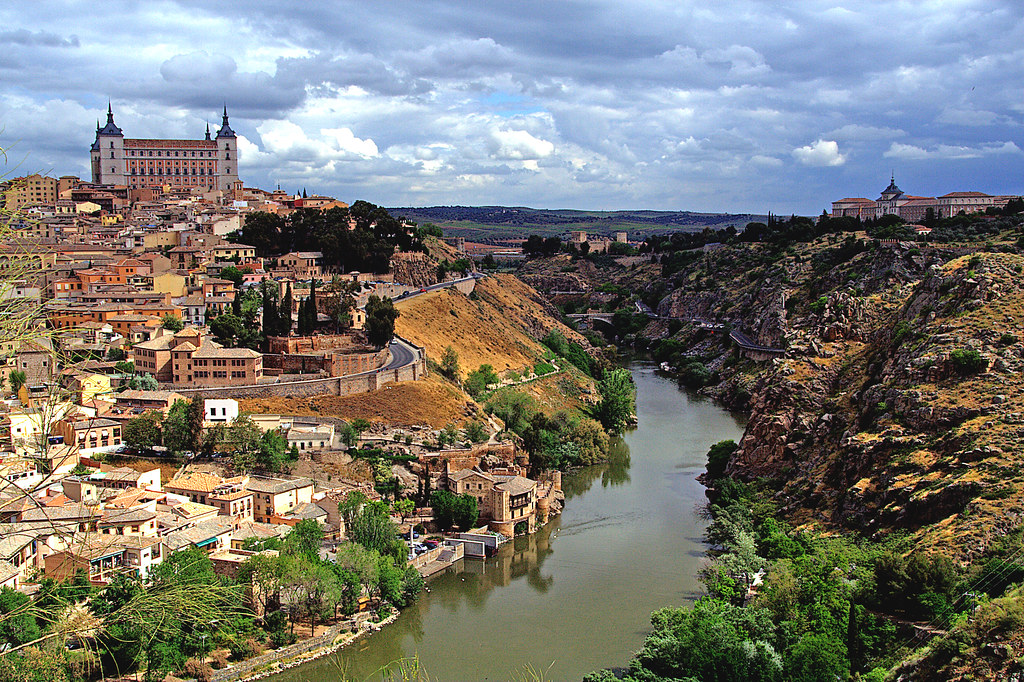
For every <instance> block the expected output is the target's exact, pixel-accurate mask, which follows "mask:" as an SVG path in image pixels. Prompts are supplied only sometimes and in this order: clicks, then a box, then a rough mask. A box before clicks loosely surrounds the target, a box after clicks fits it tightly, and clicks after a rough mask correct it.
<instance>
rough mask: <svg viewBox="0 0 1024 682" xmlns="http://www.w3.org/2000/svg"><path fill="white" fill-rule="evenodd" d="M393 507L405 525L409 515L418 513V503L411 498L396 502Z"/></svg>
mask: <svg viewBox="0 0 1024 682" xmlns="http://www.w3.org/2000/svg"><path fill="white" fill-rule="evenodd" d="M391 506H392V507H393V508H394V510H395V513H396V514H398V516H399V517H401V519H402V523H405V517H406V516H409V514H412V513H413V512H414V511H416V502H415V501H413V500H411V499H409V498H404V499H401V500H395V502H394V503H393V504H392V505H391Z"/></svg>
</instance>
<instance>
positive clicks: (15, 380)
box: [7, 369, 28, 393]
mask: <svg viewBox="0 0 1024 682" xmlns="http://www.w3.org/2000/svg"><path fill="white" fill-rule="evenodd" d="M7 380H8V381H9V382H10V384H11V390H12V391H13V392H15V393H17V392H18V391H20V390H21V387H22V386H24V385H25V382H26V381H28V376H27V375H26V374H25V373H24V372H22V371H21V370H19V369H12V370H11V373H10V374H8V375H7Z"/></svg>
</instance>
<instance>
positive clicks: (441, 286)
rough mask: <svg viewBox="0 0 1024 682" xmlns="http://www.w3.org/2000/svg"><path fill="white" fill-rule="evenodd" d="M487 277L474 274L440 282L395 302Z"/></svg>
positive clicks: (478, 273)
mask: <svg viewBox="0 0 1024 682" xmlns="http://www.w3.org/2000/svg"><path fill="white" fill-rule="evenodd" d="M485 277H487V275H485V274H484V273H482V272H474V273H471V274H470V275H469V276H468V277H463V278H461V279H453V280H451V281H449V282H439V283H437V284H431V285H429V286H425V287H423V288H422V289H420V290H419V291H409V292H406V293H404V294H402V295H401V296H399V297H398V298H396V299H395V301H407V300H409V299H410V298H414V297H416V296H419V295H420V294H425V293H427V292H428V291H437V290H438V289H447V288H448V287H453V286H455V285H456V284H458V283H459V282H465V281H468V280H471V279H477V280H480V279H483V278H485Z"/></svg>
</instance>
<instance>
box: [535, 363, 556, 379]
mask: <svg viewBox="0 0 1024 682" xmlns="http://www.w3.org/2000/svg"><path fill="white" fill-rule="evenodd" d="M554 371H555V366H554V365H552V364H551V363H550V362H538V363H537V364H536V365H534V366H533V373H534V374H536V375H537V376H539V377H542V376H544V375H545V374H551V373H552V372H554Z"/></svg>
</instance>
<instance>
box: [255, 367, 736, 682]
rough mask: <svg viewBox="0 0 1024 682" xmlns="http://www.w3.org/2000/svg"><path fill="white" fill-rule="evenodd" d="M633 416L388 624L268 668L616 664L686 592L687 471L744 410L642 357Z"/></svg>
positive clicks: (504, 673) (693, 548)
mask: <svg viewBox="0 0 1024 682" xmlns="http://www.w3.org/2000/svg"><path fill="white" fill-rule="evenodd" d="M630 369H631V371H632V373H633V378H634V379H635V381H636V385H637V417H638V425H637V428H636V429H634V430H633V431H630V432H629V433H627V434H626V435H625V436H624V437H623V438H622V440H621V441H618V442H617V443H616V445H615V448H614V452H613V454H612V457H611V460H610V461H609V462H608V463H607V464H602V465H599V466H594V467H589V468H587V469H583V470H580V471H577V472H573V473H572V474H571V475H567V476H565V478H564V481H563V489H564V490H565V495H566V501H565V511H564V512H563V513H562V516H561V517H560V518H557V519H555V520H554V521H552V522H551V523H550V524H548V525H547V526H546V527H545V528H544V529H542V530H541V531H540V532H538V533H536V534H534V535H533V536H532V537H524V538H516V539H515V540H514V541H512V542H509V543H507V544H506V545H504V546H503V547H502V548H501V551H500V552H499V554H498V555H497V556H496V557H494V558H492V559H489V560H487V561H486V562H483V561H471V560H467V561H465V562H464V564H465V566H464V567H463V569H462V572H460V573H450V574H445V575H441V576H438V577H436V578H434V579H431V580H430V581H429V582H428V587H429V589H430V592H429V593H426V592H424V593H423V595H422V596H421V597H420V600H419V601H418V602H417V603H416V604H415V605H413V606H411V607H409V608H408V609H406V610H405V611H404V612H402V614H401V616H399V618H398V620H396V621H395V622H394V623H393V624H391V625H388V626H387V627H385V628H384V629H383V630H382V631H380V632H378V633H374V634H372V635H370V636H368V637H364V638H362V639H360V640H358V641H357V642H356V643H354V644H352V645H350V646H349V647H347V648H345V649H342V650H340V651H339V652H337V653H335V654H333V655H331V656H327V657H325V658H322V659H319V660H316V661H312V662H310V663H308V664H306V665H303V666H299V667H296V668H292V669H290V670H287V671H285V672H283V673H281V674H279V675H275V676H274V677H273V680H274V682H298V681H300V680H302V681H303V682H307V681H314V682H327V681H328V680H331V681H333V680H339V679H348V680H353V681H359V682H362V681H363V680H380V679H382V675H381V674H380V673H379V672H378V671H379V670H380V669H381V668H382V667H383V666H386V665H388V664H389V663H391V662H394V661H397V660H399V659H403V658H411V657H413V656H415V657H418V659H419V663H420V668H421V670H423V671H425V673H426V675H427V676H429V679H430V680H436V681H446V680H458V681H467V682H469V681H473V680H510V679H513V678H515V679H520V678H522V677H523V676H522V673H523V672H524V671H525V670H526V667H527V666H532V668H533V669H534V670H537V671H543V672H544V676H543V679H545V680H580V679H581V678H582V677H583V675H585V674H586V673H587V672H589V671H591V670H597V669H600V668H609V667H621V666H624V665H625V664H626V663H627V662H628V660H629V658H630V657H631V655H632V654H633V652H635V651H636V650H637V649H638V648H639V647H640V645H641V644H642V642H643V639H644V637H645V635H646V634H647V632H648V631H649V629H650V614H651V611H654V610H655V609H658V608H661V607H663V606H669V605H679V604H682V603H685V602H688V601H692V600H693V599H694V598H695V594H696V592H697V591H698V590H699V588H700V586H699V583H698V582H697V579H696V573H697V569H698V568H699V566H700V562H701V558H702V557H703V553H704V549H705V547H704V544H703V542H702V540H701V536H702V533H703V530H704V525H705V524H704V522H703V521H702V520H701V519H700V518H698V516H697V515H696V513H695V508H696V507H697V505H700V504H702V503H703V502H704V501H705V497H704V488H703V487H702V486H701V485H700V484H699V483H698V482H697V481H696V480H695V479H696V477H697V476H698V475H699V474H700V473H701V471H702V470H703V468H704V463H705V455H706V453H707V450H708V447H709V446H710V445H711V444H712V443H715V442H717V441H720V440H724V439H728V438H732V439H735V440H739V437H740V435H741V434H742V432H743V421H742V417H740V416H737V415H734V414H731V413H730V412H728V411H726V410H724V409H722V408H721V407H718V406H717V405H715V404H714V403H712V402H711V401H709V400H706V399H704V398H699V397H695V396H694V395H693V394H691V393H688V392H686V391H685V390H683V389H680V388H679V387H678V386H677V384H676V382H675V381H673V380H671V379H668V378H665V377H663V376H659V375H658V374H656V373H655V366H654V365H653V364H651V363H643V362H637V363H633V364H632V365H630Z"/></svg>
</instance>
